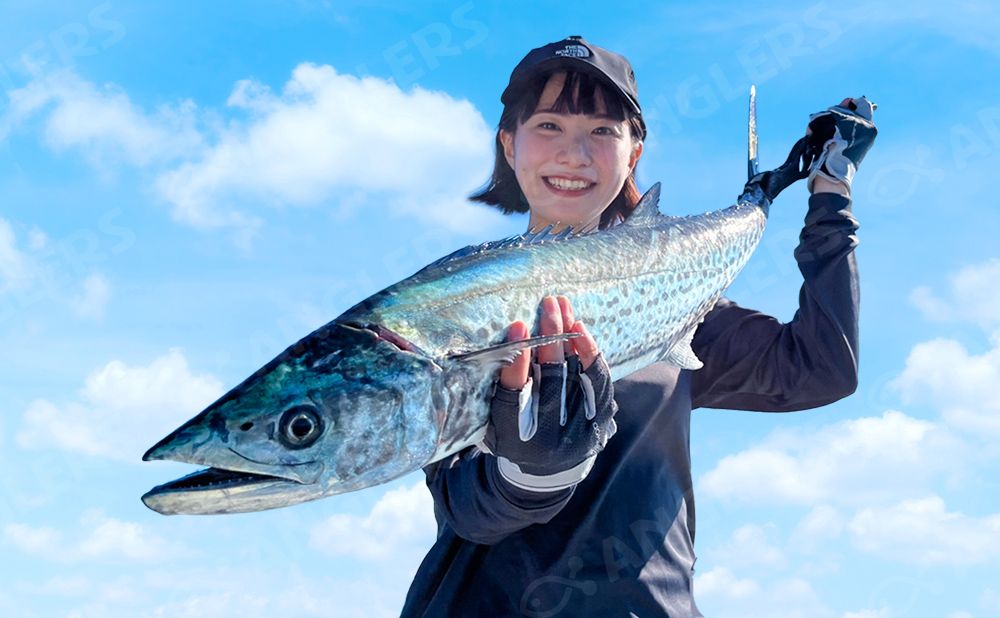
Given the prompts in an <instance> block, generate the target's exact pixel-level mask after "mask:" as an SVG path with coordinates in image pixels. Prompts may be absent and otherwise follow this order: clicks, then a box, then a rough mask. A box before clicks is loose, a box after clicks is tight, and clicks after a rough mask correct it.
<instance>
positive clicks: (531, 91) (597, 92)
mask: <svg viewBox="0 0 1000 618" xmlns="http://www.w3.org/2000/svg"><path fill="white" fill-rule="evenodd" d="M552 75H553V74H552V73H544V74H542V75H539V76H538V77H536V78H534V79H532V80H531V81H530V82H529V83H528V84H527V85H526V86H525V88H524V91H523V94H522V95H521V96H520V97H519V98H518V100H517V103H516V104H515V105H514V106H513V107H514V108H515V109H513V110H511V111H512V112H514V115H515V117H516V118H517V120H518V122H522V123H523V122H525V121H526V120H527V119H528V118H530V117H531V115H532V114H534V113H535V111H536V108H537V107H538V101H539V99H541V97H542V91H543V90H544V89H545V84H547V83H548V81H549V78H550V77H552ZM602 104H603V108H604V109H603V110H601V105H602ZM625 109H626V108H625V102H624V101H623V100H622V98H621V96H619V95H618V94H617V93H616V92H614V91H612V90H611V89H610V88H608V86H607V85H606V84H605V83H604V82H603V81H602V80H599V79H596V78H594V77H593V76H591V75H590V74H589V73H583V72H579V71H566V81H564V82H563V87H562V91H561V92H560V93H559V96H557V97H556V100H555V103H553V104H552V108H551V109H547V110H544V111H550V112H554V113H557V114H586V115H588V116H595V115H598V114H603V115H607V116H609V117H611V118H613V119H614V120H619V121H620V120H625V119H626V114H625Z"/></svg>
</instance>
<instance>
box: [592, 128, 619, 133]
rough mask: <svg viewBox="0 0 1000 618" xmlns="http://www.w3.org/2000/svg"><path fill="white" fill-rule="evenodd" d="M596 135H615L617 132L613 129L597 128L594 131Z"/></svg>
mask: <svg viewBox="0 0 1000 618" xmlns="http://www.w3.org/2000/svg"><path fill="white" fill-rule="evenodd" d="M594 133H596V134H598V135H615V134H616V133H615V130H614V129H613V128H611V127H597V128H596V129H594Z"/></svg>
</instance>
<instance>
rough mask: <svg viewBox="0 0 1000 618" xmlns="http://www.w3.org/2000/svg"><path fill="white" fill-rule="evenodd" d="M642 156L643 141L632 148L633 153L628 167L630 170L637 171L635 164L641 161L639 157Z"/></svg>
mask: <svg viewBox="0 0 1000 618" xmlns="http://www.w3.org/2000/svg"><path fill="white" fill-rule="evenodd" d="M641 156H642V142H639V143H637V144H636V145H635V147H633V148H632V154H631V155H629V158H628V169H629V171H635V164H636V163H638V162H639V157H641Z"/></svg>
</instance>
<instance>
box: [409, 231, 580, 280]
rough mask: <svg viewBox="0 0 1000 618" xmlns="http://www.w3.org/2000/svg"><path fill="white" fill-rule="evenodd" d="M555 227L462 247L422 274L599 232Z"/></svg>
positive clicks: (427, 267) (431, 265) (430, 265)
mask: <svg viewBox="0 0 1000 618" xmlns="http://www.w3.org/2000/svg"><path fill="white" fill-rule="evenodd" d="M554 227H555V225H551V224H550V225H547V226H545V227H543V228H541V229H531V230H528V231H527V232H525V233H523V234H516V235H514V236H509V237H507V238H503V239H500V240H490V241H487V242H484V243H481V244H478V245H469V246H468V247H462V248H461V249H458V250H457V251H454V252H452V253H449V254H448V255H446V256H444V257H442V258H439V259H437V260H435V261H434V262H431V263H430V264H428V265H427V266H425V267H424V268H422V269H421V270H420V272H425V271H430V270H434V269H437V268H440V267H442V266H445V265H447V264H448V263H449V262H454V261H456V260H458V259H460V258H465V257H469V256H471V255H478V254H481V253H488V252H490V251H498V250H500V249H507V248H509V247H524V246H527V245H537V244H542V243H546V242H560V241H563V240H567V239H570V238H577V237H579V236H587V235H588V234H593V233H595V232H596V231H597V229H596V228H592V229H586V230H575V229H573V228H572V227H569V226H567V227H566V228H564V229H563V230H562V231H560V232H553V231H552V229H553V228H554Z"/></svg>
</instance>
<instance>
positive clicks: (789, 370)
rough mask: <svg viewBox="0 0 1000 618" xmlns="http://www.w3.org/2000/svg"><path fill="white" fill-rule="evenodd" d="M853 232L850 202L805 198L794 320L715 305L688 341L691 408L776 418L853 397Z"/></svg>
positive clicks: (820, 195)
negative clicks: (698, 364) (696, 363)
mask: <svg viewBox="0 0 1000 618" xmlns="http://www.w3.org/2000/svg"><path fill="white" fill-rule="evenodd" d="M821 180H823V179H817V183H819V182H820V181H821ZM831 184H833V183H831ZM822 188H824V185H822V184H818V185H817V186H815V187H814V189H815V190H821V189H822ZM857 228H858V222H857V220H856V219H855V218H854V216H853V215H852V214H851V202H850V199H849V198H847V197H845V196H843V195H839V194H834V193H827V192H824V193H816V194H815V195H813V196H811V197H810V198H809V212H808V214H807V215H806V221H805V227H804V229H803V230H802V234H801V236H800V240H799V246H798V248H797V249H796V250H795V259H796V260H797V261H798V264H799V270H800V271H801V272H802V276H803V279H804V281H803V285H802V288H801V291H800V293H799V309H798V311H797V312H796V313H795V317H794V318H793V319H792V321H791V322H788V323H787V324H782V323H780V322H779V321H778V320H776V319H774V318H772V317H770V316H767V315H764V314H762V313H760V312H757V311H753V310H750V309H744V308H742V307H740V306H738V305H736V304H735V303H733V302H731V301H729V300H727V299H723V300H721V301H719V303H718V304H717V305H716V307H715V308H714V309H713V310H712V311H711V312H710V313H709V314H708V316H706V318H705V321H704V323H702V325H701V326H700V327H699V329H698V331H697V333H696V334H695V337H694V341H693V349H694V351H695V354H697V355H698V357H699V358H700V359H701V360H702V361H703V362H704V363H705V366H704V367H703V368H702V369H700V370H698V371H696V372H695V373H694V375H693V382H692V384H693V389H692V391H693V392H692V396H693V399H694V401H693V404H694V406H696V407H710V408H729V409H745V410H764V411H773V412H783V411H791V410H802V409H807V408H813V407H817V406H821V405H825V404H827V403H831V402H833V401H836V400H838V399H840V398H842V397H845V396H847V395H849V394H851V393H852V392H854V390H855V389H856V387H857V375H858V311H859V289H858V288H859V284H858V270H857V263H856V260H855V256H854V248H855V246H857V242H858V240H857V236H856V235H855V232H856V230H857Z"/></svg>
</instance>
